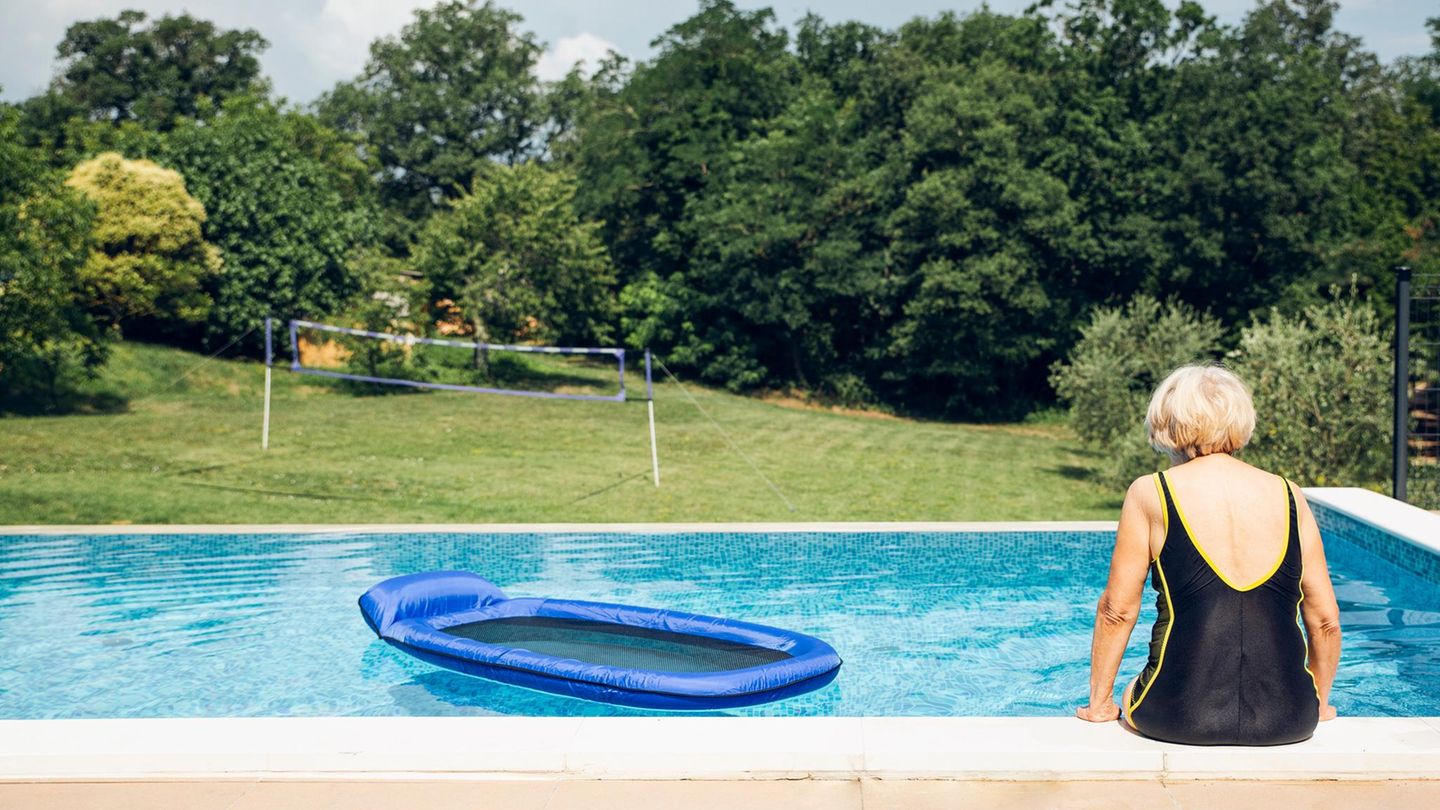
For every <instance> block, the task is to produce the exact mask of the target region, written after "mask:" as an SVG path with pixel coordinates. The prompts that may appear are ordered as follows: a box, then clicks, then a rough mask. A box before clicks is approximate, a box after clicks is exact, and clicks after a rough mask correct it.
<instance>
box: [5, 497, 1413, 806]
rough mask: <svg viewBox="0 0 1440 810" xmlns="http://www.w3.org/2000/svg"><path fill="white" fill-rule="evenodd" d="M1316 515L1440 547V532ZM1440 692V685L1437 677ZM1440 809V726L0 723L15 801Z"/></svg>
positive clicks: (1354, 500) (934, 527)
mask: <svg viewBox="0 0 1440 810" xmlns="http://www.w3.org/2000/svg"><path fill="white" fill-rule="evenodd" d="M1307 494H1308V495H1309V496H1310V498H1311V499H1312V500H1315V501H1318V502H1323V503H1325V504H1327V505H1328V506H1331V507H1332V508H1336V509H1339V510H1341V511H1343V512H1346V513H1347V514H1350V515H1352V516H1355V517H1357V518H1360V519H1361V520H1364V521H1366V522H1368V523H1370V524H1371V525H1374V526H1377V527H1379V528H1382V529H1384V530H1386V531H1388V532H1392V533H1394V534H1396V535H1397V536H1400V537H1402V538H1404V539H1405V540H1406V541H1408V542H1411V543H1414V544H1416V545H1419V546H1422V547H1425V548H1428V549H1430V550H1432V551H1436V552H1440V517H1437V516H1435V515H1431V514H1429V513H1426V512H1422V511H1421V510H1418V509H1415V508H1413V507H1408V506H1405V505H1404V504H1398V503H1396V502H1394V501H1391V500H1389V499H1387V498H1384V497H1383V496H1380V495H1377V494H1375V493H1369V492H1364V491H1360V490H1338V489H1316V490H1307ZM1113 526H1114V524H1113V523H1106V522H1087V523H1076V522H1063V523H1034V522H1027V523H845V524H704V525H673V524H672V525H658V524H642V525H625V526H617V525H604V526H590V525H544V526H540V525H516V526H496V525H467V526H437V525H423V526H233V525H231V526H83V527H79V526H64V527H62V526H12V527H0V535H5V534H131V533H147V534H148V533H157V534H163V533H251V532H270V531H282V532H351V531H359V532H396V531H400V532H403V531H432V532H433V531H486V532H497V531H499V532H533V531H542V532H543V531H567V532H575V531H579V532H588V531H635V532H646V533H655V532H673V531H697V530H699V531H896V530H898V531H1006V530H1024V531H1045V530H1096V529H1100V530H1109V529H1113ZM1436 688H1437V689H1440V684H1437V686H1436ZM1279 802H1288V803H1289V804H1291V805H1297V806H1304V807H1309V806H1334V807H1357V806H1387V807H1437V806H1440V718H1418V717H1417V718H1358V717H1341V718H1339V719H1337V720H1335V721H1333V722H1330V723H1324V724H1322V725H1321V726H1320V728H1319V729H1318V730H1317V732H1316V734H1315V736H1314V738H1313V739H1311V740H1309V741H1306V742H1304V743H1300V744H1298V745H1293V746H1284V747H1276V748H1233V747H1214V748H1197V747H1188V746H1179V745H1170V744H1165V743H1157V742H1154V741H1150V740H1146V739H1143V738H1140V737H1138V736H1136V735H1134V734H1132V733H1130V732H1128V731H1126V730H1125V729H1124V728H1123V727H1121V726H1120V725H1119V724H1117V723H1109V724H1102V725H1095V724H1088V723H1084V722H1082V721H1080V720H1076V719H1074V718H1068V717H1053V718H993V717H969V718H964V717H961V718H884V717H866V718H848V717H803V718H802V717H793V718H792V717H685V716H666V717H654V718H648V717H622V718H614V717H611V718H557V717H429V718H419V717H416V718H410V717H375V718H217V719H153V720H119V719H117V720H3V721H0V808H7V807H74V806H97V807H101V806H103V807H111V806H114V807H121V806H126V807H128V806H133V807H157V806H216V807H231V808H246V807H287V806H290V807H302V806H303V807H313V806H335V807H345V808H353V807H370V806H374V807H381V806H390V807H393V806H396V804H399V805H400V806H417V805H420V804H427V805H430V804H433V805H439V806H461V805H465V806H476V807H482V806H483V807H496V808H499V807H516V808H562V807H606V806H615V807H631V808H634V807H637V806H653V807H656V808H665V807H679V806H683V807H686V808H688V810H702V808H705V807H721V806H724V807H750V806H786V807H791V808H797V807H827V808H830V807H834V808H848V807H855V808H859V807H865V808H877V807H879V808H886V807H897V808H898V807H950V806H970V805H976V806H1001V807H1053V806H1060V805H1063V806H1066V807H1092V806H1093V807H1109V808H1117V807H1154V806H1174V807H1189V806H1195V807H1201V806H1205V807H1209V806H1214V805H1228V806H1229V807H1231V808H1234V807H1242V806H1266V807H1273V806H1274V805H1276V804H1277V803H1279Z"/></svg>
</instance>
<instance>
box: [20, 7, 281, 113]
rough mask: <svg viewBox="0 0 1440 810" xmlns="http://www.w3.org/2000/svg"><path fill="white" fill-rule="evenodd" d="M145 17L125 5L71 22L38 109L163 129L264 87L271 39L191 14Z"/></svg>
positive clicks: (142, 13) (38, 103)
mask: <svg viewBox="0 0 1440 810" xmlns="http://www.w3.org/2000/svg"><path fill="white" fill-rule="evenodd" d="M147 21H148V18H147V17H146V15H145V13H144V12H142V11H122V12H120V14H118V15H116V16H115V17H114V18H113V19H111V18H102V19H98V20H89V21H85V22H77V23H75V24H73V25H71V26H70V27H69V28H68V29H67V30H66V31H65V37H64V39H62V40H61V41H60V45H59V46H58V48H57V54H58V56H59V58H60V68H59V73H58V75H57V76H56V78H55V81H54V84H53V85H52V87H51V89H50V92H49V93H47V94H46V95H45V96H42V99H43V100H42V101H40V102H37V108H38V107H41V106H46V107H50V108H51V111H50V112H49V113H48V114H47V115H46V116H45V117H47V118H49V119H51V120H55V119H56V118H57V117H58V118H60V119H61V120H63V119H68V118H69V117H71V115H79V116H81V117H83V118H87V119H90V120H96V121H108V122H116V123H118V122H123V121H138V122H140V123H142V124H144V125H145V126H147V127H150V128H155V129H161V130H164V129H169V128H170V127H171V126H173V125H174V123H175V121H176V119H178V118H182V117H183V118H194V117H196V116H197V115H199V114H200V113H201V112H202V111H203V110H204V109H205V108H206V106H207V105H210V106H213V105H217V104H219V103H221V102H223V101H224V100H225V99H226V98H229V97H230V96H234V95H239V94H243V93H249V92H254V91H256V90H257V89H263V88H264V82H263V80H262V79H261V78H260V61H259V58H258V56H259V54H260V52H261V51H263V50H264V49H265V48H266V47H267V46H268V44H269V43H267V42H266V41H265V39H264V38H263V37H261V36H260V34H259V33H257V32H255V31H252V30H249V29H246V30H238V31H227V30H223V29H220V28H218V27H217V26H216V25H215V24H214V23H212V22H209V21H208V20H201V19H197V18H195V17H192V16H190V15H189V14H181V15H179V16H170V15H165V16H163V17H160V18H159V19H157V20H155V21H153V22H148V24H147ZM37 111H38V110H37Z"/></svg>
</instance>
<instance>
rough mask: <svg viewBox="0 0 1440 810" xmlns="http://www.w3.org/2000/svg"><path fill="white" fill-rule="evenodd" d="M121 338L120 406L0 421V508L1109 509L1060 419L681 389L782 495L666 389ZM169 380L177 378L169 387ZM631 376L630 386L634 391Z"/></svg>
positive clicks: (459, 517)
mask: <svg viewBox="0 0 1440 810" xmlns="http://www.w3.org/2000/svg"><path fill="white" fill-rule="evenodd" d="M199 360H200V356H199V355H195V354H190V353H186V352H181V351H177V350H174V349H167V348H161V347H156V346H147V345H142V344H122V345H120V346H119V347H117V349H116V351H115V353H114V356H113V357H112V359H111V361H110V363H109V364H108V365H107V367H106V370H105V373H104V375H103V378H102V380H101V381H100V382H99V383H98V387H99V388H102V389H105V390H109V391H111V392H114V393H117V394H120V395H122V396H124V397H127V398H128V399H129V405H128V408H127V409H126V410H124V411H122V412H118V413H109V414H93V415H70V416H59V417H14V416H11V417H5V418H0V523H7V524H28V523H110V522H133V523H279V522H303V523H330V522H365V523H386V522H590V521H594V522H644V521H732V520H733V521H755V520H796V521H813V520H1057V519H1112V518H1114V517H1115V515H1116V510H1117V509H1118V507H1119V496H1120V493H1117V492H1111V491H1108V490H1106V489H1103V488H1101V487H1100V486H1098V485H1096V484H1094V483H1093V482H1091V481H1090V480H1088V478H1087V477H1086V475H1085V465H1086V459H1085V456H1084V454H1083V452H1082V451H1081V450H1080V449H1079V447H1078V446H1077V445H1076V443H1075V442H1074V440H1073V439H1072V438H1071V437H1070V435H1069V434H1068V432H1067V431H1066V429H1065V428H1064V427H1063V426H1060V425H1054V424H1039V425H961V424H944V423H933V422H918V421H909V420H901V419H889V418H882V417H877V416H867V415H847V414H839V413H832V412H829V411H824V410H807V409H798V408H792V407H783V406H781V405H777V404H771V403H767V402H763V401H759V400H755V399H749V398H745V397H737V396H732V395H729V394H725V393H722V392H718V391H711V390H706V389H702V388H699V387H698V386H689V389H690V391H691V392H692V393H693V394H694V395H695V396H696V398H697V399H698V400H699V402H700V403H701V404H702V405H703V406H704V407H705V409H706V410H707V411H708V412H709V413H710V414H711V415H712V416H714V417H715V418H716V419H717V420H718V421H719V422H720V424H722V425H724V426H725V428H726V429H727V430H728V431H729V432H730V433H731V434H732V435H733V437H734V438H735V441H736V442H737V443H738V444H739V446H740V447H742V448H743V449H744V450H745V452H746V453H748V454H749V455H750V456H751V457H752V458H753V459H754V460H755V462H756V464H758V466H759V467H760V469H761V470H763V471H764V472H765V473H766V475H768V476H769V477H770V478H771V479H772V480H773V481H774V482H775V483H776V484H777V485H778V487H779V488H780V489H781V491H783V492H784V494H785V495H786V497H788V498H789V499H790V500H791V501H792V502H793V503H794V504H795V511H793V512H791V511H790V510H789V509H787V507H786V506H785V504H784V503H783V502H782V501H781V500H780V499H779V498H778V497H776V495H775V494H774V493H773V492H771V491H770V490H769V489H768V488H767V487H766V485H765V484H764V483H763V482H762V481H761V480H760V479H759V478H758V477H757V476H756V475H755V473H754V472H753V471H752V470H751V469H750V467H749V466H748V465H747V464H746V462H745V461H744V460H742V459H741V458H740V457H739V456H737V455H736V454H735V453H734V452H733V451H732V450H731V449H730V448H729V446H728V445H727V444H726V442H725V440H724V438H723V437H722V436H721V435H720V434H719V433H718V432H717V431H716V430H715V429H714V427H713V426H712V425H711V424H710V423H709V421H707V420H706V419H705V417H704V416H702V415H701V414H700V413H699V412H698V411H697V409H696V408H695V407H694V406H693V405H692V404H691V403H690V402H689V401H688V400H687V399H686V398H685V397H684V396H683V395H682V394H681V392H680V391H679V390H678V389H677V388H676V387H675V386H674V385H672V384H669V383H665V384H663V385H660V384H657V386H656V394H655V395H656V413H657V421H658V431H659V443H660V462H661V472H662V475H663V482H662V483H663V486H662V487H661V488H660V489H658V490H657V489H655V488H654V487H653V486H652V485H651V482H650V478H649V474H650V458H649V443H648V440H647V436H646V426H645V405H644V402H643V401H638V400H637V401H632V402H630V403H625V404H617V403H610V402H571V401H547V400H539V399H530V398H518V397H500V396H477V395H472V394H463V393H438V392H429V393H419V394H396V395H389V396H362V395H356V394H353V393H349V392H347V391H345V390H343V389H341V388H340V387H339V386H336V385H332V384H330V383H329V382H328V381H324V380H319V379H318V378H313V377H301V376H298V375H293V374H290V373H288V372H287V371H284V370H280V369H277V370H276V372H275V392H274V393H275V396H274V406H273V412H272V433H271V446H270V450H269V451H268V452H265V453H262V452H261V451H260V409H261V387H262V379H263V369H262V367H261V366H260V365H259V364H256V363H253V362H243V361H214V362H210V363H206V364H204V365H202V366H200V367H199V369H198V370H196V371H194V372H193V373H192V374H191V375H190V376H189V377H187V378H185V379H184V380H183V381H181V382H180V383H178V384H173V385H172V383H173V381H174V380H175V379H176V378H177V377H178V376H179V375H181V374H183V373H185V372H186V371H187V370H189V369H191V368H192V367H194V366H195V364H196V363H197V362H198V361H199ZM167 386H168V387H167ZM632 390H633V389H632Z"/></svg>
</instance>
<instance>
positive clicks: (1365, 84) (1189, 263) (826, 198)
mask: <svg viewBox="0 0 1440 810" xmlns="http://www.w3.org/2000/svg"><path fill="white" fill-rule="evenodd" d="M1335 10H1336V4H1335V3H1334V2H1327V0H1268V1H1266V2H1259V3H1257V4H1256V5H1255V6H1254V8H1253V9H1252V10H1251V11H1250V12H1249V13H1248V14H1247V15H1246V16H1245V17H1244V19H1243V21H1241V22H1240V23H1239V24H1235V25H1227V24H1221V23H1219V22H1218V21H1217V20H1216V19H1215V18H1214V17H1213V16H1212V15H1210V14H1208V13H1207V12H1206V11H1205V9H1204V8H1203V6H1202V5H1200V4H1198V3H1195V2H1189V1H1188V0H1187V1H1186V2H1182V3H1180V4H1179V5H1178V7H1176V8H1174V9H1171V8H1168V7H1167V6H1166V5H1165V4H1164V3H1163V2H1161V0H1076V1H1075V2H1072V3H1069V4H1066V5H1060V4H1055V3H1053V2H1049V1H1048V0H1044V1H1042V2H1039V3H1037V4H1036V5H1035V6H1033V7H1031V8H1030V9H1028V10H1027V11H1025V12H1024V13H1021V14H1014V15H1010V14H1000V13H996V12H993V11H989V10H986V9H982V10H980V11H976V12H974V13H970V14H964V15H957V14H942V15H939V16H936V17H930V18H917V19H914V20H912V21H910V22H908V23H906V24H904V25H902V26H900V27H899V28H897V29H894V30H885V29H881V28H877V27H874V26H870V25H866V24H863V23H858V22H848V21H839V22H836V21H827V20H824V19H822V18H820V17H818V16H815V15H813V14H812V15H809V16H806V17H804V18H803V19H801V20H799V21H797V22H795V23H794V24H793V25H792V26H790V27H788V28H787V27H785V26H783V25H782V24H781V23H780V21H778V20H777V19H776V17H775V15H774V13H773V12H771V11H769V10H763V9H762V10H754V11H752V10H744V9H740V8H737V7H736V6H735V5H734V4H733V3H731V2H728V0H702V2H700V3H699V7H698V10H697V11H696V13H695V14H694V15H693V16H691V17H690V18H689V19H687V20H685V21H683V22H681V23H679V24H677V25H675V26H674V27H672V28H670V29H669V30H667V31H665V32H663V33H661V34H660V35H659V37H658V38H657V39H656V40H655V42H654V50H655V53H654V56H653V57H652V58H649V59H646V60H641V61H629V60H626V59H624V58H622V57H620V56H618V55H613V54H612V56H611V57H610V58H609V59H607V60H606V61H605V62H604V63H603V64H602V65H601V66H600V67H599V69H598V70H596V71H595V72H594V73H593V74H588V75H587V74H586V73H584V72H582V71H580V70H579V69H577V70H575V71H572V72H571V73H570V74H569V75H568V76H566V77H565V78H564V79H562V80H560V81H556V82H542V81H540V80H539V79H538V78H537V77H536V74H535V64H536V61H537V59H538V58H539V56H540V54H541V53H542V52H543V44H542V43H540V42H539V41H538V40H536V38H535V37H534V36H533V35H532V34H530V33H528V32H527V31H526V30H525V26H524V21H523V19H522V18H521V17H520V16H519V15H518V14H515V13H514V12H512V11H509V10H507V9H505V8H502V7H501V6H499V5H496V4H495V3H492V2H486V3H479V2H464V1H462V0H455V1H452V2H446V3H441V4H440V5H437V6H435V7H433V8H429V9H422V10H420V11H417V12H416V14H415V17H414V18H413V20H412V21H411V22H410V24H408V25H407V26H406V27H405V28H404V29H403V30H402V31H401V32H400V33H399V34H398V35H396V36H393V37H387V38H384V39H381V40H379V41H377V42H375V43H373V44H372V45H371V48H370V53H369V58H368V60H367V62H366V65H365V67H364V69H363V70H362V71H361V73H360V74H359V75H357V76H355V77H354V78H352V79H350V80H347V81H343V82H341V83H339V84H338V85H337V86H336V87H334V88H333V89H332V90H331V91H330V92H328V93H326V94H325V95H324V96H323V97H322V98H320V99H319V100H318V101H316V102H315V103H314V104H312V105H309V106H304V107H301V106H296V105H293V104H290V103H287V102H285V101H283V100H281V99H277V98H276V97H275V96H274V94H273V93H272V92H271V90H270V88H269V85H268V83H267V81H266V80H265V78H264V76H263V75H262V74H261V71H260V67H259V62H258V55H259V54H260V53H262V52H263V49H264V48H265V47H266V42H265V40H264V39H263V37H262V36H261V35H260V34H259V33H258V32H255V31H229V30H223V29H220V28H218V27H217V26H215V25H213V24H212V23H210V22H207V21H204V20H200V19H196V18H194V17H191V16H188V15H180V16H174V17H162V18H159V19H156V20H150V19H149V18H147V17H146V16H145V15H144V14H142V13H140V12H133V11H127V12H123V13H121V14H119V15H118V16H116V17H114V18H106V19H99V20H93V21H87V22H81V23H77V24H75V25H73V26H71V28H70V29H69V30H68V31H67V32H66V35H65V37H64V39H63V40H62V42H61V43H60V44H59V46H58V49H57V57H58V67H57V73H56V76H55V79H54V81H53V82H52V84H51V86H50V87H49V88H48V89H47V90H46V91H45V92H43V93H41V94H39V95H37V96H35V97H33V98H30V99H27V100H25V101H23V102H21V103H19V104H15V105H6V106H5V108H3V109H0V152H3V155H0V157H3V160H0V226H3V227H0V291H3V294H0V319H3V323H4V324H5V326H4V329H5V331H6V336H5V341H4V348H0V393H3V394H7V395H8V396H12V397H18V396H20V395H21V392H22V390H27V391H30V392H31V393H30V395H35V394H34V392H37V391H39V392H42V393H43V394H44V396H46V397H50V398H51V400H52V401H58V400H56V398H57V397H58V396H59V395H58V394H57V391H58V390H59V389H60V388H63V386H64V381H65V380H66V379H68V378H69V377H68V376H67V375H70V376H73V375H76V374H80V373H83V370H84V369H85V368H93V367H94V366H95V365H96V364H97V363H99V362H101V361H102V360H103V356H104V347H105V345H106V343H107V341H108V340H111V339H113V337H114V336H115V335H117V334H121V333H123V334H124V335H126V336H137V337H144V338H147V339H158V340H165V341H170V342H174V343H177V344H179V345H185V346H192V347H197V348H198V347H203V348H206V349H209V350H215V349H219V348H221V347H224V346H227V345H230V344H235V345H237V346H239V347H240V348H241V349H242V350H244V351H249V352H256V351H258V349H259V337H258V333H257V332H256V331H255V327H256V326H257V325H258V323H259V321H260V319H262V318H263V317H264V316H266V315H271V314H273V315H277V316H280V317H311V318H330V319H349V320H353V321H356V322H359V321H362V320H363V321H365V322H367V323H369V324H371V325H376V324H377V322H378V324H379V325H385V324H386V323H390V324H394V325H396V328H401V327H402V326H403V328H407V329H412V330H421V331H423V330H429V329H434V328H437V324H440V323H445V324H446V325H447V328H448V329H450V330H451V331H459V332H461V333H465V334H474V335H477V336H479V337H480V338H482V339H485V340H495V341H502V342H516V341H521V342H523V341H531V342H570V343H595V342H619V343H621V344H623V345H627V346H632V347H648V348H651V349H653V350H655V351H657V352H658V353H660V354H661V355H663V356H664V357H665V358H666V362H667V363H668V364H669V365H670V366H672V367H676V368H677V369H684V370H685V371H686V372H687V373H689V374H690V375H693V376H695V377H698V378H700V379H703V380H704V381H706V382H709V383H712V384H716V385H723V386H727V387H729V388H732V389H735V390H753V389H758V388H795V389H800V390H803V391H805V392H808V393H810V394H812V395H814V396H817V397H821V398H825V399H829V400H833V401H838V402H843V403H846V404H859V405H868V406H873V407H882V408H889V409H893V410H897V411H904V412H909V413H921V414H930V415H942V416H947V417H952V418H971V419H974V418H1007V417H1014V416H1017V415H1020V414H1023V413H1025V412H1026V411H1028V410H1031V409H1033V408H1035V407H1037V406H1043V405H1045V404H1046V403H1049V402H1051V401H1053V400H1054V397H1055V393H1054V391H1053V390H1052V388H1051V382H1050V372H1049V369H1050V368H1051V367H1052V365H1053V364H1055V363H1056V361H1057V360H1059V359H1061V358H1064V357H1066V356H1067V354H1068V353H1070V351H1071V349H1072V347H1074V346H1075V345H1076V343H1077V341H1078V340H1079V339H1080V337H1081V334H1082V330H1083V329H1085V328H1086V325H1087V324H1088V323H1090V322H1091V321H1092V319H1093V317H1094V316H1095V314H1096V313H1097V312H1102V313H1103V312H1111V311H1114V308H1116V307H1120V306H1123V305H1125V304H1126V303H1127V302H1131V301H1132V300H1135V299H1136V298H1137V296H1140V297H1143V298H1145V299H1156V300H1159V301H1169V302H1173V303H1179V304H1183V305H1185V306H1186V307H1188V308H1190V309H1193V310H1194V311H1196V312H1199V313H1205V317H1206V318H1210V319H1213V321H1214V323H1215V324H1216V325H1217V326H1216V329H1217V330H1218V335H1217V337H1216V341H1217V344H1216V345H1217V346H1218V347H1219V349H1218V350H1220V351H1225V350H1227V349H1230V348H1233V347H1235V346H1236V345H1238V343H1239V342H1240V341H1241V339H1242V331H1243V330H1244V329H1245V328H1246V327H1247V326H1248V325H1250V324H1251V323H1252V322H1253V321H1254V319H1255V318H1256V317H1257V316H1262V315H1264V314H1265V313H1268V312H1269V311H1270V310H1272V309H1275V310H1276V311H1277V312H1278V313H1279V315H1280V316H1281V317H1299V316H1300V315H1301V314H1303V313H1305V312H1306V311H1307V310H1308V309H1309V308H1313V307H1315V306H1316V305H1317V304H1319V303H1321V302H1322V301H1323V300H1325V298H1326V296H1327V290H1329V289H1330V288H1331V287H1332V286H1333V285H1335V284H1337V283H1346V284H1353V286H1354V289H1355V293H1354V295H1356V296H1358V300H1360V301H1362V302H1368V303H1366V305H1367V306H1371V307H1373V308H1376V310H1377V311H1379V312H1380V313H1381V315H1383V314H1384V312H1385V310H1386V307H1387V306H1388V303H1387V301H1386V294H1387V293H1388V290H1389V287H1390V284H1391V283H1392V279H1391V277H1390V276H1389V267H1390V266H1391V265H1393V264H1395V263H1397V262H1401V261H1404V262H1406V263H1410V264H1412V265H1416V266H1418V267H1421V268H1425V267H1430V268H1436V267H1437V265H1440V259H1437V258H1436V257H1437V253H1436V250H1435V247H1436V243H1437V238H1440V237H1437V233H1436V220H1437V214H1440V193H1437V192H1440V18H1437V19H1432V20H1431V21H1430V22H1429V30H1430V33H1431V36H1432V41H1433V43H1434V44H1433V47H1432V50H1431V51H1430V52H1429V54H1427V55H1425V56H1421V57H1415V58H1405V59H1400V60H1397V61H1395V62H1393V63H1390V64H1385V63H1382V62H1381V61H1380V60H1379V59H1378V58H1377V57H1376V56H1375V55H1374V54H1373V53H1372V52H1370V51H1368V50H1366V49H1365V48H1364V47H1363V45H1362V43H1361V42H1360V41H1359V40H1358V39H1356V38H1355V37H1353V36H1350V35H1347V34H1345V33H1344V32H1341V31H1338V30H1336V29H1335V27H1334V19H1333V18H1334V13H1335ZM167 173H168V174H167ZM187 200H189V202H187ZM191 203H193V205H191ZM157 211H162V212H171V213H170V214H169V215H167V216H164V217H157V216H156V212H157ZM187 211H188V212H189V214H188V215H187V214H186V213H185V212H187ZM187 216H188V217H189V218H188V219H187ZM157 222H159V223H161V224H159V225H157ZM156 228H159V229H160V230H159V231H158V232H157V231H155V229H156ZM147 229H150V230H148V231H147ZM192 236H193V237H194V238H193V239H192V238H191V237H192ZM377 301H380V302H382V303H383V302H395V303H394V306H393V307H391V308H390V309H388V310H387V309H386V306H379V305H377V304H376V302H377ZM377 306H378V309H377ZM402 321H403V323H401V322H402Z"/></svg>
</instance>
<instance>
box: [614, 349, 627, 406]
mask: <svg viewBox="0 0 1440 810" xmlns="http://www.w3.org/2000/svg"><path fill="white" fill-rule="evenodd" d="M615 356H616V357H618V358H619V359H620V393H619V394H616V395H615V398H616V399H618V400H620V401H621V402H624V401H625V350H624V349H618V350H616V352H615Z"/></svg>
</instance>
